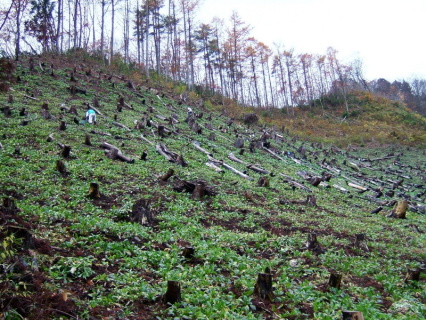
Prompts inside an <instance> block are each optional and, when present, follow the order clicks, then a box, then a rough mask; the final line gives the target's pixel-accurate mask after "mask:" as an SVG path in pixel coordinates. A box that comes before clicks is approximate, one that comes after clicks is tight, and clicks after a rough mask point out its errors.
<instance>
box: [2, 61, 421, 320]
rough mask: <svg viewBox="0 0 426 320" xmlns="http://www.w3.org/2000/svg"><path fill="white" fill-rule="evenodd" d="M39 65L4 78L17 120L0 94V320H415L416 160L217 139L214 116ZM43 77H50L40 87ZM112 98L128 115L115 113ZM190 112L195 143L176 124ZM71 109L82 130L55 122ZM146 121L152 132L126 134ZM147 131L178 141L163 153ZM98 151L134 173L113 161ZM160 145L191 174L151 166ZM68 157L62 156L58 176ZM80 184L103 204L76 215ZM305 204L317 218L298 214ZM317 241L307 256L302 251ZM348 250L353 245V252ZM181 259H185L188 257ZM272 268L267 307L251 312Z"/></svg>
mask: <svg viewBox="0 0 426 320" xmlns="http://www.w3.org/2000/svg"><path fill="white" fill-rule="evenodd" d="M40 61H41V63H43V62H44V64H40V65H38V63H35V67H34V69H33V70H30V62H29V61H25V62H22V63H20V64H19V65H18V66H17V69H16V70H15V71H14V77H17V76H19V78H20V79H19V82H16V83H13V84H11V88H12V89H13V91H12V92H9V93H12V94H13V96H14V99H13V100H14V101H13V102H9V101H8V99H9V93H7V94H1V95H0V104H1V107H3V110H4V109H5V108H6V107H7V106H9V107H10V110H11V112H10V114H6V112H3V113H2V114H1V115H0V124H1V126H0V142H1V146H2V148H1V149H0V165H1V171H0V178H1V179H0V190H1V192H2V197H3V199H4V200H3V204H2V206H0V223H1V225H2V229H1V231H0V242H1V245H2V251H1V254H0V259H1V260H0V261H1V263H0V272H1V273H0V312H1V314H2V316H3V318H5V319H60V318H72V319H169V318H170V319H279V318H282V319H340V318H341V317H342V316H341V314H342V310H358V311H361V312H363V314H364V317H365V318H366V319H422V318H425V317H426V307H425V305H426V296H425V288H426V284H425V275H424V270H425V269H424V268H425V265H426V251H425V244H426V236H425V233H426V227H425V220H426V216H425V214H424V213H425V212H424V206H425V192H426V189H425V162H426V158H425V150H424V149H418V148H415V147H412V146H405V145H399V144H392V145H388V146H386V147H377V148H362V147H359V146H353V145H352V146H350V147H348V148H336V147H335V146H332V145H326V144H324V143H316V142H315V143H310V142H307V141H303V140H300V139H296V138H295V137H293V136H288V135H286V134H283V133H278V135H277V133H275V132H274V131H273V130H272V129H268V128H266V127H263V126H257V125H251V126H250V127H248V126H246V125H244V123H243V122H241V121H238V120H235V119H234V121H233V123H232V124H230V121H229V119H228V117H227V116H226V115H224V113H222V114H219V113H218V112H213V111H211V110H207V109H205V108H203V107H202V106H200V105H197V104H195V103H193V102H192V100H191V99H188V100H187V101H182V100H180V99H179V98H177V94H176V93H175V92H174V91H173V89H172V88H165V87H163V88H157V89H151V88H149V87H148V86H144V85H143V84H142V85H140V86H139V87H137V88H135V89H131V88H129V81H128V79H125V78H124V77H121V76H118V75H117V74H116V75H114V74H113V73H111V72H110V70H102V69H100V68H99V67H97V66H96V65H91V64H90V62H89V61H82V62H79V63H77V64H76V63H75V61H69V60H67V59H66V57H62V60H54V59H52V58H50V59H49V60H47V58H46V61H44V60H43V58H42V59H40ZM51 63H52V64H53V65H55V66H58V67H57V68H54V69H53V73H52V71H51V69H50V64H51ZM59 66H60V68H59ZM74 66H76V68H75V69H74ZM89 69H90V71H91V72H88V71H89ZM71 73H73V76H74V79H71ZM71 80H73V81H71ZM72 86H74V91H73V92H72V90H70V88H71V87H72ZM135 86H136V84H135ZM75 88H80V89H82V91H78V90H77V91H75ZM83 89H84V91H85V93H83ZM120 97H123V98H124V101H125V103H127V104H129V106H130V108H129V106H127V107H123V108H122V110H121V112H119V111H118V109H117V103H118V101H119V98H120ZM94 98H97V99H98V101H99V106H98V109H99V111H100V112H101V113H102V115H98V118H97V120H98V121H97V123H96V125H88V124H81V123H80V120H81V118H82V117H83V116H84V112H85V110H86V107H85V105H84V104H85V103H90V104H92V103H93V99H94ZM44 103H47V109H48V110H44V111H43V104H44ZM188 105H190V106H191V108H192V109H193V110H194V112H195V113H196V114H197V115H198V117H196V123H197V124H198V129H200V128H201V132H200V130H193V128H194V127H192V128H190V126H189V125H188V123H187V122H185V119H186V118H187V114H186V107H187V106H188ZM72 106H75V107H76V109H77V115H75V114H73V113H69V112H68V110H69V109H68V108H70V107H72ZM23 108H25V110H23ZM6 109H7V108H6ZM44 109H46V106H45V107H44ZM46 111H48V114H49V115H50V117H49V116H48V115H47V113H46ZM201 113H203V116H201ZM158 116H160V117H158ZM172 116H173V118H175V119H176V120H178V122H176V121H172V120H170V118H171V117H172ZM143 117H147V118H148V120H150V121H151V122H149V123H148V124H147V125H145V126H140V127H139V128H138V129H136V128H135V120H136V121H141V119H142V118H143ZM165 118H166V119H167V120H164V119H165ZM74 120H76V121H74ZM61 121H64V122H65V124H66V128H65V130H61V129H60V123H61ZM113 122H116V123H119V124H121V125H123V126H124V127H123V126H122V127H120V126H117V125H115V124H114V123H113ZM227 123H228V124H227ZM157 125H164V126H165V127H166V128H168V129H170V130H171V131H172V132H173V133H171V134H170V135H169V134H167V133H166V134H165V136H164V137H160V136H159V132H158V129H157V128H156V126H157ZM126 127H127V128H129V130H127V129H126ZM62 129H63V128H62ZM195 131H198V133H196V132H195ZM265 132H268V136H267V137H266V136H265ZM211 133H214V135H215V139H212V137H210V134H211ZM87 135H89V136H90V142H91V145H88V144H87V143H85V142H87V141H86V136H87ZM261 136H263V137H264V142H266V145H267V146H268V150H269V151H273V152H274V153H275V154H277V155H279V156H280V159H278V158H276V157H273V156H272V155H271V154H270V153H269V152H267V151H266V150H265V149H264V148H253V152H250V151H249V150H248V147H249V142H250V141H253V140H259V139H260V137H261ZM49 137H50V138H49ZM209 137H210V139H209ZM237 137H238V138H242V139H243V140H244V143H245V152H244V153H242V154H239V152H240V150H241V149H239V148H236V147H234V146H233V144H234V142H235V140H236V139H237ZM265 137H266V138H265ZM147 140H148V141H147ZM194 141H197V142H198V143H199V145H200V146H201V147H202V148H204V149H206V150H207V151H208V152H210V153H211V154H212V156H213V157H214V158H215V159H218V160H223V161H224V162H225V163H227V164H229V165H231V166H232V167H234V168H236V169H238V170H240V171H241V172H242V171H245V172H246V173H247V174H248V175H249V176H250V177H252V178H253V180H248V179H244V178H242V177H240V176H239V175H236V174H235V173H233V172H231V171H229V170H226V169H224V168H223V167H222V169H223V170H222V171H221V172H217V171H215V170H213V169H211V168H210V167H208V166H206V162H207V161H208V156H207V155H206V154H205V153H203V152H201V151H199V150H198V149H197V148H195V147H194V145H193V142H194ZM105 142H107V143H109V144H112V145H115V146H117V147H118V148H120V150H121V152H122V154H123V155H125V156H127V157H130V158H132V159H134V161H133V162H132V163H128V162H122V161H119V160H112V159H110V158H108V157H107V156H106V154H105V150H104V149H103V148H101V147H100V145H101V144H102V143H105ZM150 142H151V143H152V144H151V143H150ZM159 143H163V144H164V145H165V146H167V148H168V149H169V150H171V151H174V152H176V153H177V154H179V155H181V156H182V157H183V159H184V160H185V162H186V163H187V166H180V165H178V164H174V163H171V162H169V161H167V160H166V159H165V158H164V156H162V155H161V154H159V153H158V152H157V151H156V148H155V145H157V144H159ZM64 145H68V146H70V147H71V153H70V155H69V156H68V157H65V158H64V156H63V154H62V152H63V146H64ZM144 152H145V153H146V160H142V159H141V156H142V154H143V153H144ZM230 152H233V153H234V154H235V155H237V156H238V158H239V159H241V160H243V161H244V162H245V163H246V164H254V165H256V166H258V167H261V168H263V169H265V170H267V171H268V172H269V173H270V174H268V175H267V177H268V183H266V184H263V186H259V185H258V180H259V179H260V178H261V177H265V174H259V173H256V172H254V171H252V170H249V169H248V168H247V166H246V164H241V163H237V162H233V161H232V160H230V159H228V158H227V157H228V155H229V153H230ZM380 158H382V160H380ZM58 161H62V163H63V164H64V167H65V169H64V170H61V171H62V172H60V171H59V170H58V167H57V163H58ZM169 169H173V171H174V175H173V176H172V177H171V178H170V179H168V180H167V181H163V180H161V179H159V177H160V176H162V175H163V174H165V173H166V172H167V171H168V170H169ZM324 173H329V174H331V175H332V177H331V179H330V181H328V182H326V183H324V182H323V183H322V184H320V185H318V186H317V187H314V186H313V185H311V184H310V183H308V181H307V180H306V179H305V178H302V176H306V175H308V176H314V177H316V176H319V177H321V176H322V177H324V176H325V175H324ZM289 178H291V179H289ZM289 180H291V181H293V182H294V181H297V182H298V183H300V185H302V186H304V187H306V188H308V189H310V190H311V192H309V191H306V190H303V189H300V188H298V187H297V186H296V185H295V184H292V183H289ZM182 181H192V182H196V181H203V183H204V184H205V185H206V186H208V187H211V188H212V190H213V191H214V192H213V195H212V196H204V197H202V198H201V199H199V198H197V197H194V196H193V195H192V194H191V193H188V192H180V189H179V188H177V186H179V185H180V184H181V183H182ZM91 183H97V184H98V185H99V187H100V197H95V198H94V199H91V198H90V197H88V193H89V187H90V184H91ZM349 183H352V184H356V185H358V186H364V187H365V188H366V190H359V189H356V188H354V187H351V186H350V185H349ZM335 186H338V187H340V189H338V188H336V187H335ZM343 189H344V190H343ZM312 195H313V196H314V198H315V201H314V203H312V202H309V201H307V196H312ZM140 199H143V200H145V203H149V206H146V207H145V209H146V210H147V211H149V212H150V213H151V214H152V219H151V221H148V222H146V221H145V222H144V223H140V221H139V222H135V221H132V215H131V212H132V211H133V209H134V205H135V203H137V201H138V200H140ZM311 199H312V198H311ZM401 199H408V200H409V210H408V212H407V218H406V219H393V218H389V217H386V216H387V215H388V214H389V213H390V212H391V211H392V209H393V207H394V204H395V202H396V201H398V200H401ZM379 207H382V210H381V211H380V212H379V213H372V212H373V211H374V210H376V211H377V209H378V208H379ZM312 233H315V234H316V235H317V239H318V241H319V245H320V247H319V248H317V249H316V250H309V249H308V248H307V245H306V242H307V237H308V235H309V234H312ZM357 234H363V235H364V236H365V241H364V242H362V243H361V244H360V243H359V242H357V241H356V235H357ZM190 247H191V248H193V249H194V254H193V255H191V256H189V257H185V256H184V255H183V254H182V253H183V250H184V249H185V248H190ZM267 268H268V269H269V270H270V273H271V274H272V281H273V287H274V289H273V298H272V299H262V297H259V296H257V295H256V294H254V288H255V283H256V279H257V277H258V274H259V273H264V272H265V270H266V269H267ZM410 270H420V272H421V276H420V279H419V280H418V281H404V278H405V276H406V274H407V272H408V271H410ZM331 273H338V274H340V275H341V276H342V284H341V286H340V288H332V287H330V286H329V285H328V282H329V277H330V274H331ZM170 280H173V281H179V283H180V286H181V290H182V300H181V301H180V302H178V303H175V304H173V305H168V304H166V303H165V301H164V299H163V296H164V294H165V292H166V288H167V282H168V281H170Z"/></svg>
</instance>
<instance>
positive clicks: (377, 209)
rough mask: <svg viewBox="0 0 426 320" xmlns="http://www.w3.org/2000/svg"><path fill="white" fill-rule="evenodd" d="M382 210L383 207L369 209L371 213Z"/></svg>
mask: <svg viewBox="0 0 426 320" xmlns="http://www.w3.org/2000/svg"><path fill="white" fill-rule="evenodd" d="M382 210H383V207H377V208H376V209H374V210H371V212H370V213H371V214H376V213H379V212H380V211H382Z"/></svg>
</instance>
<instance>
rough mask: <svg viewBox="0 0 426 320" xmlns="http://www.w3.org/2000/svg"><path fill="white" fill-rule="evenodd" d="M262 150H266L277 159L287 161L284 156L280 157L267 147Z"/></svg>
mask: <svg viewBox="0 0 426 320" xmlns="http://www.w3.org/2000/svg"><path fill="white" fill-rule="evenodd" d="M263 150H265V151H266V152H268V153H269V154H270V155H272V156H273V157H274V158H277V159H278V160H281V161H284V162H287V161H286V160H285V159H284V158H282V157H280V156H279V155H277V154H276V153H275V152H273V151H272V150H269V149H268V148H263Z"/></svg>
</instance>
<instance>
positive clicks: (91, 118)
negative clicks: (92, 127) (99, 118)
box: [86, 105, 96, 124]
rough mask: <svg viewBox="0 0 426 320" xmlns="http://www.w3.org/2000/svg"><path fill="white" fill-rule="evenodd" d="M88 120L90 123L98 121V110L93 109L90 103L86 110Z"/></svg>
mask: <svg viewBox="0 0 426 320" xmlns="http://www.w3.org/2000/svg"><path fill="white" fill-rule="evenodd" d="M86 121H87V122H88V123H90V124H92V123H96V112H95V110H93V109H92V108H91V107H90V105H89V106H87V111H86Z"/></svg>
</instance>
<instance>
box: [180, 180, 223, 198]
mask: <svg viewBox="0 0 426 320" xmlns="http://www.w3.org/2000/svg"><path fill="white" fill-rule="evenodd" d="M197 185H203V186H204V191H203V193H204V194H203V195H206V196H216V195H217V191H216V189H215V188H214V187H212V186H209V185H208V184H206V182H205V181H203V180H196V181H185V180H181V179H179V178H177V177H175V178H174V185H173V190H175V191H177V192H187V193H191V194H193V193H194V191H195V190H196V189H197Z"/></svg>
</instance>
